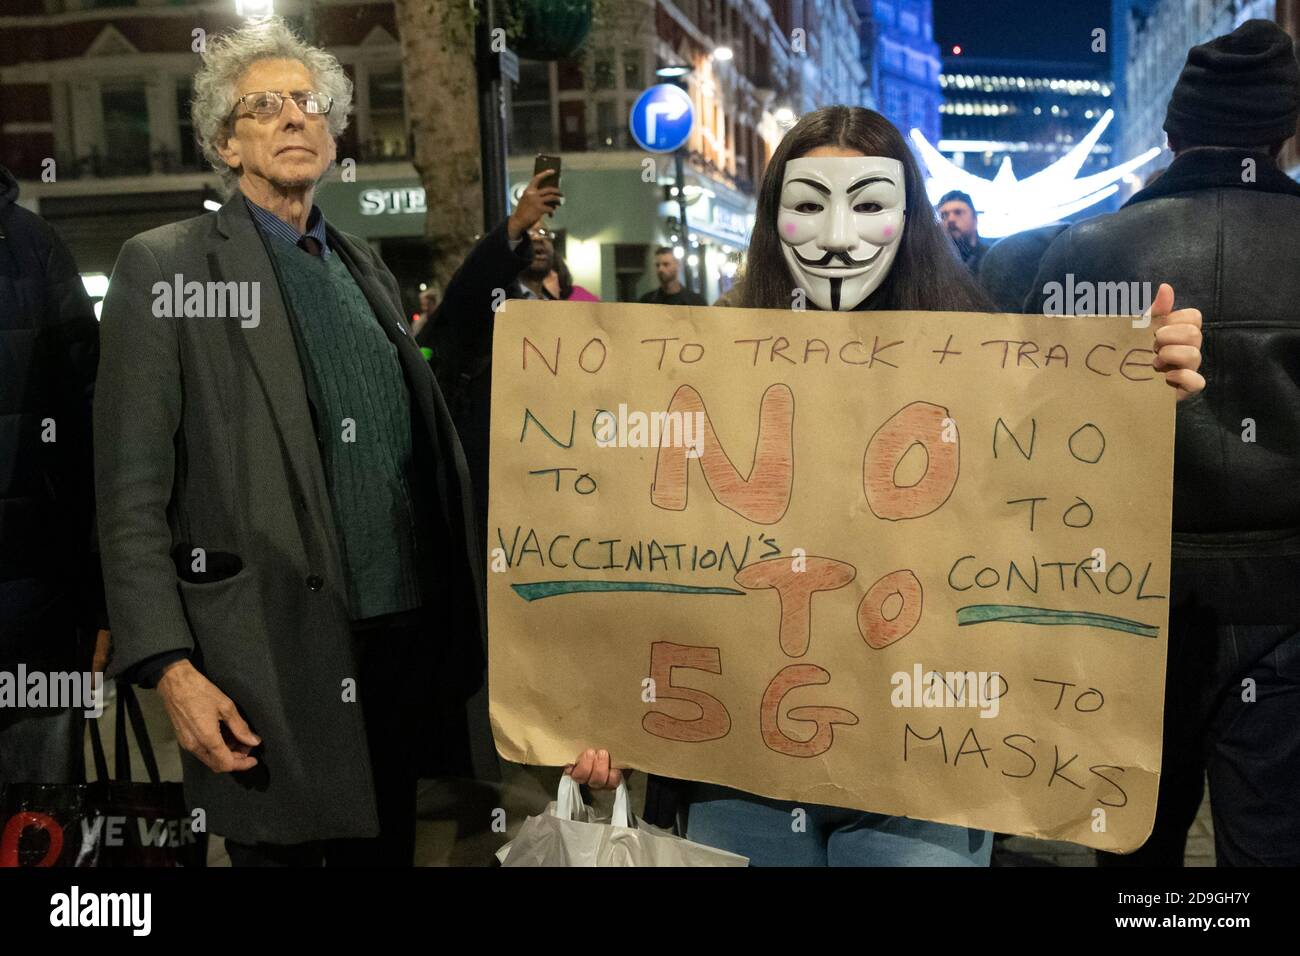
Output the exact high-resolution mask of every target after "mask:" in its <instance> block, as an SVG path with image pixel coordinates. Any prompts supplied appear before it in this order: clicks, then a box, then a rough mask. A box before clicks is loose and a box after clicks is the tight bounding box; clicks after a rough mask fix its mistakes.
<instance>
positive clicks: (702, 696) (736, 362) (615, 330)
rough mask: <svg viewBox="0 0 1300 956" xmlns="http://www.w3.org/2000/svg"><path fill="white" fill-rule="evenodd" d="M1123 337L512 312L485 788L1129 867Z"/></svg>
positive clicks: (1144, 740) (1142, 636)
mask: <svg viewBox="0 0 1300 956" xmlns="http://www.w3.org/2000/svg"><path fill="white" fill-rule="evenodd" d="M1151 338H1152V336H1151V331H1150V330H1149V329H1145V330H1140V329H1133V328H1132V327H1131V324H1130V322H1129V320H1128V319H1125V318H1082V319H1062V318H1052V319H1046V318H1037V317H1029V316H988V315H962V314H940V313H928V314H900V313H875V314H872V313H856V314H853V313H850V314H844V313H840V314H830V313H820V312H808V313H798V312H772V311H762V312H760V311H749V310H740V309H690V308H680V307H672V306H629V305H605V304H599V305H597V304H586V303H583V304H578V303H563V304H560V303H533V302H511V303H509V305H508V306H507V308H506V309H505V310H503V311H502V312H501V313H499V314H498V316H497V319H496V329H495V345H494V354H493V400H492V450H491V462H492V464H491V468H492V472H491V482H490V487H491V505H490V520H489V529H488V541H487V547H488V551H489V556H490V558H489V566H490V571H491V572H492V573H489V574H488V589H489V627H490V644H491V674H490V679H491V696H492V718H493V727H494V732H495V734H496V740H497V746H498V748H499V750H500V751H501V753H502V754H503V755H504V756H505V757H507V758H509V759H512V760H516V761H520V762H524V763H540V764H562V763H566V762H568V761H570V760H571V759H572V758H573V756H574V755H575V754H576V753H577V752H578V751H579V750H580V749H582V748H585V747H604V748H607V749H608V750H609V751H610V752H611V754H612V755H613V756H614V758H615V760H616V762H617V763H619V764H620V765H623V766H632V767H637V768H640V769H644V770H648V771H652V772H656V773H662V774H665V775H668V776H673V777H678V778H682V779H688V780H699V781H708V782H714V783H721V784H724V785H727V786H731V787H735V788H737V789H740V790H744V791H748V792H751V793H758V794H763V795H765V796H770V797H777V798H782V799H789V800H793V801H797V802H801V803H808V804H831V805H837V806H845V807H856V808H860V809H864V810H872V811H876V812H881V813H888V814H903V815H907V816H912V817H921V818H926V819H932V820H939V821H944V822H949V823H956V824H963V825H967V826H975V827H980V828H984V829H994V830H1000V831H1004V832H1017V833H1024V834H1029V835H1038V836H1048V837H1052V838H1056V839H1069V840H1074V841H1077V842H1080V843H1087V844H1090V845H1094V846H1098V847H1106V848H1111V849H1127V848H1131V847H1134V846H1136V845H1138V844H1139V843H1140V842H1141V841H1142V839H1143V838H1144V837H1145V835H1146V833H1147V832H1148V830H1149V828H1150V823H1151V819H1152V813H1153V809H1154V802H1155V794H1156V784H1157V777H1158V770H1159V754H1160V726H1161V705H1162V699H1163V689H1164V688H1163V684H1164V654H1165V626H1166V618H1167V598H1166V595H1167V593H1168V592H1167V585H1168V576H1169V561H1168V556H1169V512H1170V477H1171V467H1172V442H1173V390H1172V389H1170V388H1168V387H1167V386H1166V385H1165V384H1164V382H1163V377H1162V376H1161V375H1160V374H1159V373H1157V372H1155V371H1153V369H1152V368H1151V351H1150V349H1149V346H1150V345H1151Z"/></svg>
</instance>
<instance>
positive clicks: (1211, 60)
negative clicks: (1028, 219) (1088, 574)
mask: <svg viewBox="0 0 1300 956" xmlns="http://www.w3.org/2000/svg"><path fill="white" fill-rule="evenodd" d="M1298 115H1300V64H1298V63H1297V60H1296V51H1295V45H1294V42H1293V41H1292V39H1291V37H1290V36H1288V35H1287V34H1286V33H1285V32H1283V31H1282V30H1281V29H1280V28H1279V27H1278V26H1277V25H1276V24H1274V23H1271V22H1269V21H1266V20H1250V21H1247V22H1246V23H1243V24H1242V25H1241V26H1240V27H1238V28H1237V29H1236V30H1234V31H1233V32H1232V33H1231V34H1229V35H1227V36H1222V37H1218V38H1216V39H1214V40H1212V41H1210V42H1209V43H1205V44H1202V45H1200V46H1197V47H1193V48H1192V50H1191V51H1190V52H1189V53H1188V56H1187V63H1186V66H1185V67H1184V68H1183V71H1182V74H1181V76H1180V77H1179V80H1178V84H1177V86H1176V87H1175V88H1174V92H1173V96H1172V97H1171V99H1170V101H1169V109H1168V114H1167V117H1166V119H1165V124H1164V128H1165V131H1166V132H1167V133H1168V136H1169V146H1170V148H1171V149H1172V150H1173V151H1174V154H1175V156H1174V160H1173V162H1172V163H1171V164H1170V166H1169V168H1168V169H1167V170H1165V172H1164V173H1163V175H1161V176H1160V177H1159V178H1158V179H1156V180H1155V181H1154V182H1153V183H1151V184H1150V185H1148V186H1147V187H1146V188H1145V189H1143V190H1141V191H1140V192H1138V193H1136V194H1135V195H1134V196H1133V197H1132V198H1131V199H1129V201H1128V202H1127V203H1125V205H1124V207H1123V208H1122V209H1120V210H1119V211H1118V212H1117V213H1114V214H1113V215H1110V216H1102V217H1098V218H1096V219H1091V220H1089V221H1087V222H1083V223H1080V224H1078V225H1075V226H1072V227H1071V228H1070V229H1067V230H1066V231H1065V232H1064V233H1062V234H1061V235H1060V236H1059V237H1057V239H1056V240H1055V241H1054V242H1053V243H1052V245H1051V247H1050V248H1049V249H1048V250H1047V253H1046V254H1045V256H1044V257H1043V261H1042V264H1041V266H1040V268H1039V272H1038V275H1037V276H1036V277H1035V280H1034V286H1033V288H1032V290H1031V292H1030V294H1029V296H1028V297H1027V298H1026V301H1025V311H1026V312H1033V311H1040V310H1042V308H1043V305H1044V303H1045V300H1046V290H1045V286H1046V284H1047V283H1050V282H1054V281H1063V280H1064V278H1065V276H1066V274H1067V273H1073V274H1074V281H1075V284H1076V286H1078V284H1079V283H1080V282H1093V283H1100V282H1115V281H1123V282H1143V281H1149V282H1152V283H1153V284H1154V283H1155V281H1164V282H1169V283H1171V284H1173V286H1174V287H1175V288H1176V289H1177V290H1178V295H1179V305H1180V306H1184V307H1186V306H1190V307H1194V308H1197V309H1199V310H1200V311H1201V313H1202V317H1203V330H1204V336H1205V344H1204V347H1203V353H1204V364H1203V365H1202V368H1201V371H1202V373H1203V374H1204V376H1205V379H1206V383H1207V384H1206V388H1205V390H1204V391H1203V392H1201V393H1199V394H1197V395H1195V396H1193V397H1191V398H1189V399H1188V400H1187V401H1184V402H1180V403H1179V404H1178V412H1177V420H1176V421H1177V426H1176V427H1177V434H1176V440H1175V450H1174V495H1173V555H1172V565H1171V568H1172V574H1171V581H1170V593H1169V596H1168V597H1169V609H1170V613H1169V640H1168V645H1167V652H1168V658H1167V661H1168V663H1167V676H1166V681H1165V689H1164V693H1165V717H1164V744H1163V765H1162V768H1161V775H1160V789H1159V797H1158V805H1157V809H1156V817H1155V822H1154V827H1153V830H1152V832H1151V835H1150V837H1149V838H1148V839H1147V841H1146V843H1145V844H1144V845H1143V846H1142V847H1141V848H1140V849H1139V850H1138V851H1137V852H1135V853H1133V854H1131V855H1130V856H1127V857H1118V856H1113V855H1110V854H1099V855H1098V862H1099V864H1100V865H1164V866H1181V865H1182V863H1183V856H1184V849H1185V845H1186V840H1187V833H1188V830H1189V828H1190V827H1191V825H1192V823H1193V822H1194V820H1195V818H1196V814H1197V810H1198V808H1199V806H1200V803H1201V799H1202V796H1203V793H1204V781H1205V779H1206V775H1207V772H1208V778H1209V785H1210V804H1211V808H1212V812H1213V814H1214V840H1215V856H1216V860H1217V862H1218V864H1219V865H1220V866H1240V865H1292V866H1294V865H1296V864H1300V587H1298V586H1297V583H1298V582H1300V495H1297V494H1296V488H1297V487H1300V311H1297V309H1296V307H1295V303H1296V302H1297V301H1300V185H1298V184H1297V183H1296V182H1294V181H1293V180H1291V179H1290V178H1289V177H1287V175H1286V174H1285V173H1283V172H1282V170H1281V169H1279V168H1278V166H1277V162H1276V158H1277V156H1278V155H1279V153H1280V152H1281V150H1282V146H1283V144H1284V143H1285V142H1286V140H1288V139H1289V138H1290V137H1291V136H1292V135H1294V134H1295V132H1296V120H1297V116H1298ZM1130 288H1131V287H1130ZM1139 288H1140V287H1139Z"/></svg>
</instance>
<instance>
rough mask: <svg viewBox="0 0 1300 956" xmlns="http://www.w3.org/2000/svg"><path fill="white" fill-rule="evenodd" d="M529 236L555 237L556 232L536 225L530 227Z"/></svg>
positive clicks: (539, 237) (531, 237)
mask: <svg viewBox="0 0 1300 956" xmlns="http://www.w3.org/2000/svg"><path fill="white" fill-rule="evenodd" d="M528 238H530V239H554V238H555V233H553V232H551V231H549V230H547V229H542V228H540V227H535V228H533V229H530V230H529V231H528Z"/></svg>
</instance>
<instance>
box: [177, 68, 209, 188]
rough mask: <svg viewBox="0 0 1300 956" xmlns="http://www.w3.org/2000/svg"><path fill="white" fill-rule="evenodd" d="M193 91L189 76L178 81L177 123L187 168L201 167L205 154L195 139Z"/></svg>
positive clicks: (181, 159) (183, 164)
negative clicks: (191, 106) (192, 118)
mask: <svg viewBox="0 0 1300 956" xmlns="http://www.w3.org/2000/svg"><path fill="white" fill-rule="evenodd" d="M192 92H193V89H192V87H191V86H190V81H189V79H188V78H186V79H183V80H177V81H176V125H177V127H178V128H179V130H180V137H179V139H180V161H181V166H182V167H184V168H185V169H201V168H202V167H203V156H202V155H201V154H200V153H199V144H198V143H196V142H195V141H194V124H193V122H192V121H191V119H190V96H191V94H192Z"/></svg>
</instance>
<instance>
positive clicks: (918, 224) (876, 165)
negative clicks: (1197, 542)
mask: <svg viewBox="0 0 1300 956" xmlns="http://www.w3.org/2000/svg"><path fill="white" fill-rule="evenodd" d="M744 275H745V279H744V282H743V284H742V286H741V292H740V296H739V302H738V303H737V304H738V305H740V306H741V307H745V308H755V309H789V308H790V306H791V290H803V292H804V293H805V295H806V298H807V304H808V307H809V310H810V311H812V312H814V313H815V311H816V310H833V311H841V312H843V311H884V310H890V311H893V310H898V311H940V312H942V311H952V312H991V311H994V308H993V305H992V303H991V302H990V301H989V300H988V298H987V297H986V296H985V294H984V292H983V291H982V290H981V289H980V288H979V286H978V285H977V284H976V283H975V280H974V279H973V278H972V277H971V275H970V274H969V273H968V272H967V271H966V270H965V269H964V268H962V264H961V263H960V262H959V261H958V260H957V259H956V257H954V256H953V255H952V251H951V249H950V248H949V247H948V239H947V238H946V237H945V236H944V233H943V230H942V229H941V228H940V227H939V223H938V221H937V220H936V219H935V216H934V213H933V212H932V210H931V207H930V205H929V203H928V202H927V201H926V196H925V189H924V185H923V181H922V179H921V172H920V170H919V169H918V167H917V165H916V161H915V160H914V159H913V158H912V154H911V151H910V150H909V148H908V146H907V144H906V142H905V141H904V140H903V137H902V135H901V134H900V133H899V132H898V130H897V129H895V128H894V126H893V125H892V124H891V123H890V122H889V121H888V120H887V119H885V118H884V117H883V116H881V115H880V114H879V113H876V112H873V111H872V110H868V109H863V108H861V107H848V106H832V107H827V108H825V109H821V110H818V111H816V112H814V113H809V114H808V115H806V116H805V117H804V118H803V119H801V120H800V121H799V122H798V124H796V125H795V126H794V128H793V129H791V130H790V132H788V133H787V134H786V135H785V138H784V139H783V140H782V141H781V143H780V145H779V146H778V147H777V149H776V152H775V153H774V154H773V156H772V161H771V163H770V164H769V165H768V168H767V172H766V173H765V174H764V177H763V184H762V187H761V189H760V191H759V197H758V213H757V218H756V221H755V224H754V234H753V237H752V239H751V240H750V245H749V253H748V258H747V260H746V264H745V270H744ZM1167 289H1168V287H1167V286H1162V287H1161V290H1162V293H1164V294H1165V300H1164V301H1167V302H1172V295H1171V294H1169V293H1168V292H1167V291H1166V290H1167ZM1161 302H1162V300H1161V299H1160V298H1158V299H1157V303H1156V306H1155V307H1153V310H1152V313H1153V317H1152V324H1153V325H1156V326H1160V327H1162V329H1163V328H1166V327H1167V328H1173V329H1176V330H1178V329H1190V328H1191V327H1192V325H1193V324H1195V325H1199V323H1200V314H1199V313H1198V312H1196V310H1194V309H1191V310H1185V311H1182V312H1169V311H1168V307H1167V306H1166V307H1165V308H1164V309H1163V310H1162V308H1161V307H1160V306H1161ZM808 320H809V321H810V322H815V321H816V316H815V314H814V315H811V316H809V317H808ZM1196 332H1197V333H1198V335H1199V329H1196ZM1158 360H1159V362H1160V363H1163V364H1158V365H1157V367H1158V368H1160V369H1161V370H1164V369H1168V370H1169V371H1168V372H1167V373H1166V381H1167V382H1168V383H1169V384H1170V385H1171V386H1173V387H1175V388H1177V389H1178V396H1179V398H1180V399H1181V398H1184V397H1186V396H1187V395H1190V394H1192V393H1194V392H1198V391H1200V390H1201V389H1203V388H1204V387H1205V381H1204V379H1202V378H1201V377H1200V376H1199V375H1198V374H1197V372H1196V368H1197V367H1198V366H1199V365H1200V351H1199V349H1196V348H1190V349H1189V351H1187V352H1180V351H1178V350H1174V351H1172V352H1171V351H1167V350H1166V349H1161V351H1160V353H1159V354H1158ZM565 772H566V773H567V774H570V775H571V776H572V777H573V779H574V780H575V781H577V782H578V783H585V784H587V785H588V786H590V787H592V788H594V789H607V788H611V787H617V786H618V784H619V782H620V781H621V779H622V774H623V771H621V770H619V769H617V768H616V767H615V760H614V755H611V754H610V753H608V751H605V750H594V749H593V750H585V751H583V752H582V753H580V754H579V755H578V756H577V757H576V758H575V760H574V762H573V764H571V765H570V766H569V767H567V768H565ZM686 805H689V808H690V812H689V815H688V816H687V818H686V819H687V823H686V837H687V838H688V839H690V840H693V841H695V842H697V843H704V844H707V845H709V846H714V847H718V848H720V849H724V850H729V851H731V852H733V853H739V854H741V855H743V856H746V857H748V858H749V861H750V865H751V866H987V865H988V863H989V860H990V857H991V854H992V845H993V840H992V834H990V833H988V832H986V831H982V830H970V829H967V828H965V827H959V826H951V825H948V824H941V823H934V822H930V821H925V820H914V819H911V818H909V817H906V816H894V817H891V816H886V815H884V814H880V813H867V812H863V811H860V810H851V809H842V808H838V807H831V806H817V805H808V804H798V805H796V804H794V803H791V802H788V801H781V800H771V799H768V798H766V797H760V796H757V795H755V794H749V793H743V792H741V791H738V790H734V789H731V788H728V787H721V786H717V785H714V784H706V783H699V782H692V781H673V780H666V779H664V778H659V777H652V778H651V780H650V785H649V786H647V790H646V811H645V814H644V818H645V819H646V820H648V821H649V822H651V823H654V824H657V825H660V826H666V825H672V823H673V822H674V818H676V819H680V817H681V815H682V811H683V809H684V807H685V806H686ZM796 807H798V808H800V809H803V810H804V811H805V812H806V823H807V827H806V831H805V832H799V833H796V832H794V830H793V829H792V828H791V826H790V820H791V811H792V810H794V809H796Z"/></svg>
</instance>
